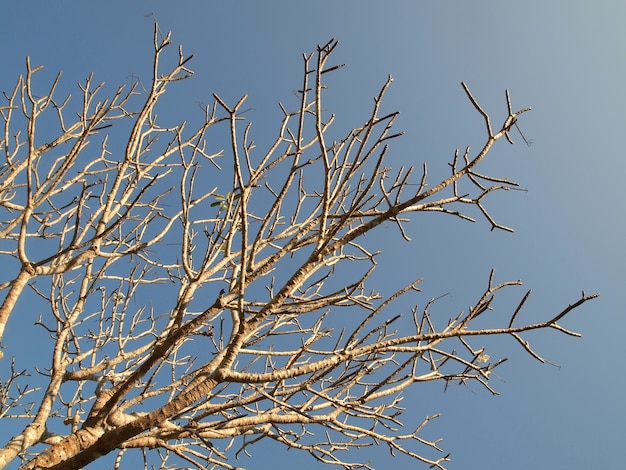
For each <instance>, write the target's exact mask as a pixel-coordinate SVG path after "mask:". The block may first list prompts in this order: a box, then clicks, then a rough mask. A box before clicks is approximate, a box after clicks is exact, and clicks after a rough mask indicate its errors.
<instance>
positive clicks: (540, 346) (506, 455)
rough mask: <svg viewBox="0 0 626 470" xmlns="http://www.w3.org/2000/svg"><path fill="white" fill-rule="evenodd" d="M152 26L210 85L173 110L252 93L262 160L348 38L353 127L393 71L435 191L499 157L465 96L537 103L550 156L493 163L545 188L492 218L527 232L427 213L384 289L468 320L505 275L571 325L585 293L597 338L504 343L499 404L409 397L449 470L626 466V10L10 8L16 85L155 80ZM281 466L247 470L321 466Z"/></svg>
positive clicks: (453, 395)
mask: <svg viewBox="0 0 626 470" xmlns="http://www.w3.org/2000/svg"><path fill="white" fill-rule="evenodd" d="M151 13H154V14H155V16H156V17H157V19H158V20H159V22H160V24H161V28H162V29H163V30H171V31H172V34H173V35H172V40H173V42H174V43H175V44H179V43H180V44H183V46H184V50H185V51H186V52H187V53H193V54H194V55H195V58H194V60H193V62H192V63H191V68H192V69H193V70H194V71H195V73H196V74H195V76H194V78H193V79H192V80H190V81H187V82H185V83H184V85H181V86H178V87H176V88H175V89H172V92H171V94H172V95H173V97H172V98H171V100H172V101H171V102H168V103H170V105H169V106H170V108H169V109H170V110H171V112H172V113H173V114H176V115H177V119H178V118H180V116H183V115H184V113H186V112H190V110H193V109H197V108H195V107H196V106H197V103H198V102H201V103H207V102H209V101H210V97H211V93H213V92H217V93H218V94H219V95H220V96H221V97H223V98H224V99H225V100H226V101H227V102H233V100H236V99H238V98H239V97H240V96H241V95H242V94H244V93H248V94H249V95H250V97H249V101H248V104H249V106H250V107H252V110H251V111H250V113H249V114H248V115H247V117H248V118H249V119H250V120H251V121H252V122H253V123H254V127H253V132H254V135H255V137H254V138H255V141H257V143H259V144H262V143H263V142H264V137H263V136H264V133H268V132H269V133H270V134H269V135H270V136H273V135H275V129H276V128H275V126H273V124H275V123H276V122H277V120H278V119H279V117H280V114H279V108H278V107H277V105H276V103H277V102H278V101H281V102H283V103H290V102H292V101H293V100H294V99H295V98H294V97H293V93H292V90H295V89H296V88H297V87H298V86H299V84H300V73H301V54H302V52H309V51H311V50H313V49H314V48H315V46H316V45H317V44H321V43H325V42H326V41H327V40H328V39H330V38H331V37H336V38H338V39H339V40H340V41H341V44H340V46H339V47H340V49H339V50H338V51H337V53H336V56H335V59H336V60H337V61H340V62H345V63H346V64H347V66H346V67H345V68H344V69H343V70H341V71H339V72H337V73H336V74H335V77H333V78H332V80H331V82H330V85H331V87H330V89H329V98H328V100H327V103H328V105H329V107H330V106H332V107H333V111H334V112H336V113H337V114H338V122H337V125H338V126H342V125H343V126H344V127H345V128H347V127H348V126H355V125H358V124H360V123H361V121H362V119H363V117H364V116H366V112H367V111H368V110H369V108H370V106H371V103H372V97H373V96H374V95H375V94H376V93H377V92H378V89H379V88H380V86H381V85H382V84H383V83H384V81H385V79H386V77H387V75H388V74H392V75H393V76H394V79H395V80H394V83H393V86H392V88H391V90H390V93H389V94H388V97H387V102H386V105H385V106H386V108H387V109H389V110H395V109H399V110H400V111H401V118H400V120H399V122H398V127H399V128H401V129H403V130H404V131H405V132H406V135H405V136H404V137H402V138H401V139H400V140H398V141H396V142H395V143H394V145H393V148H392V156H391V159H390V162H391V163H392V164H393V165H394V166H397V167H399V166H401V165H405V166H406V165H416V166H418V167H419V166H421V164H422V162H423V161H426V162H427V163H428V166H429V171H430V174H431V175H432V176H433V177H436V176H437V175H443V174H444V172H446V171H448V167H447V162H448V161H449V159H450V157H451V156H452V155H453V153H454V150H455V148H457V147H459V148H464V147H465V146H467V145H470V146H472V148H479V146H480V145H481V144H482V143H483V142H484V140H485V135H484V124H483V121H482V120H481V118H480V116H479V115H478V114H477V113H476V111H475V110H474V109H473V107H472V106H471V105H470V103H469V102H468V101H467V98H466V97H465V95H464V93H463V90H462V89H461V86H460V82H461V81H465V82H466V83H467V84H468V85H469V86H470V88H471V90H472V92H473V93H474V96H475V97H476V98H477V99H478V100H479V101H480V103H481V105H482V106H483V108H485V109H486V110H487V111H488V112H489V113H490V114H491V115H492V118H493V119H494V121H496V122H498V121H499V120H500V119H503V118H504V116H505V112H506V102H505V97H504V90H505V89H506V88H508V89H509V90H510V91H511V97H512V101H513V107H514V108H522V107H524V106H532V107H533V111H532V112H531V113H528V114H525V115H524V116H523V119H521V120H520V127H521V128H522V130H523V132H524V134H525V136H526V137H527V138H530V139H532V140H533V142H534V144H533V145H532V146H530V147H527V146H525V145H523V143H522V140H521V138H520V137H519V136H518V135H517V136H516V134H515V132H514V133H513V138H514V139H516V140H517V141H519V142H517V145H515V146H510V145H508V144H507V143H505V142H500V143H498V145H496V147H495V148H494V149H493V150H492V153H493V154H492V155H491V156H490V157H489V158H488V163H486V167H485V168H486V169H488V170H489V171H493V172H494V173H497V174H504V175H506V176H508V177H510V178H511V179H513V180H515V181H518V182H519V183H520V184H521V186H522V187H523V188H527V189H528V192H509V193H505V194H500V195H497V196H496V197H494V198H492V199H491V200H490V201H489V202H488V203H487V205H488V207H490V208H491V209H492V211H493V214H494V215H495V216H496V217H497V218H498V220H499V221H501V222H502V223H504V224H505V225H509V226H512V227H514V228H515V229H516V232H515V233H514V234H509V233H500V232H490V231H489V226H488V224H487V223H486V222H484V221H483V220H481V219H479V222H478V223H475V224H468V223H463V222H461V221H459V220H456V219H455V220H447V219H443V218H441V217H435V216H431V217H423V216H422V217H418V218H416V219H415V220H414V222H413V223H412V224H410V225H409V226H407V228H408V232H409V235H410V236H411V237H412V238H413V239H414V242H413V243H412V244H406V243H401V242H399V237H397V234H396V233H395V231H394V230H393V227H392V226H390V227H389V228H387V229H386V230H384V229H383V230H381V231H380V232H378V233H377V234H376V235H375V236H376V237H378V238H375V240H376V241H378V242H379V243H380V246H379V248H381V249H383V250H384V256H383V259H382V262H381V266H380V271H381V272H380V273H379V276H378V277H377V278H375V279H376V282H378V283H380V284H378V285H377V286H376V287H377V288H378V289H380V290H381V291H383V292H390V291H391V289H392V286H391V285H389V284H388V279H390V278H393V279H403V280H406V281H408V280H410V279H411V278H414V277H418V276H423V277H424V278H425V280H424V282H423V284H422V286H421V287H422V289H423V291H424V295H423V297H421V298H418V299H417V300H415V302H417V303H421V304H422V305H423V304H424V303H425V302H426V301H427V300H428V299H429V298H430V297H436V296H439V295H441V294H445V293H450V295H448V296H447V297H446V298H444V299H442V301H441V302H440V304H439V308H440V312H439V313H440V314H441V315H443V316H446V317H447V316H453V315H455V314H456V312H457V311H458V310H459V309H465V308H467V306H468V305H469V304H470V302H472V301H473V300H474V297H475V296H476V295H477V294H478V293H479V289H481V288H484V286H485V285H486V282H487V276H488V274H489V270H490V269H491V268H495V269H496V273H497V276H498V279H499V280H501V281H503V280H510V279H518V278H519V279H522V280H523V281H524V286H525V288H532V289H533V295H532V297H531V301H530V302H529V304H528V306H527V310H526V311H527V315H528V318H539V317H542V316H543V317H547V316H549V315H550V314H551V313H553V312H556V311H559V310H560V309H562V308H563V307H564V306H566V305H567V304H568V303H569V302H572V301H575V300H577V298H578V296H579V295H580V291H581V290H583V289H584V290H585V291H587V292H600V293H601V297H600V298H599V299H597V300H595V301H594V302H592V303H589V304H587V305H585V306H584V307H583V308H582V309H581V310H580V311H576V312H574V313H573V314H572V315H571V318H569V319H568V320H567V321H566V322H565V326H566V327H569V328H571V329H574V330H577V331H579V332H581V333H582V334H583V338H582V339H573V338H569V337H564V336H560V335H557V334H555V333H548V334H537V335H534V336H532V337H531V339H532V340H534V341H535V345H536V347H537V350H538V351H539V352H540V353H541V354H543V355H544V356H545V357H547V358H548V359H550V360H551V361H552V362H554V363H556V364H559V365H561V368H560V369H559V368H555V367H552V366H549V365H542V364H539V363H538V362H536V361H534V360H532V359H531V358H530V357H529V356H527V355H526V354H525V353H524V351H522V350H521V348H520V347H519V346H518V345H517V344H516V343H515V342H514V341H512V340H510V341H509V340H506V339H504V340H501V341H496V342H494V344H493V347H494V348H498V349H496V351H497V353H498V354H500V355H502V356H508V357H510V360H509V362H508V363H506V364H505V365H503V366H501V367H500V368H499V369H498V370H497V372H498V375H500V376H501V377H502V378H503V380H504V381H503V382H502V383H496V384H495V386H496V389H497V390H498V391H499V392H501V395H500V396H497V397H493V396H491V395H490V394H488V393H487V392H485V391H483V390H481V389H478V388H476V387H474V388H473V389H471V390H468V389H467V388H461V387H459V388H456V389H455V388H453V389H448V391H447V392H446V393H445V394H444V393H442V387H441V386H426V387H423V388H420V387H417V388H414V389H412V391H411V392H409V393H407V396H406V399H405V404H406V406H407V407H408V408H409V411H407V419H408V418H409V417H415V419H416V420H417V419H421V418H423V417H424V416H425V415H427V414H432V413H435V412H442V413H443V417H442V418H440V419H439V420H437V421H436V422H434V423H432V424H431V425H429V426H430V427H429V428H428V429H427V431H425V433H426V434H425V437H429V438H434V437H438V436H441V437H443V438H444V441H443V442H442V444H441V445H442V447H444V448H445V450H446V451H451V452H452V459H453V460H452V462H450V463H449V464H448V468H450V469H474V468H476V469H478V468H480V469H501V468H508V469H526V468H551V469H559V468H563V469H565V468H567V469H570V468H603V469H612V468H622V466H623V462H624V461H625V460H626V456H625V455H624V451H623V450H621V451H620V450H619V449H623V448H624V447H623V444H622V441H623V423H624V422H625V421H626V409H625V408H626V407H625V406H624V401H623V399H622V398H621V393H622V390H623V389H624V386H625V385H626V379H625V374H624V366H623V360H622V355H623V353H622V350H621V348H620V346H621V344H622V343H623V339H622V334H623V331H625V329H626V320H625V318H624V310H625V309H624V300H623V296H622V294H623V290H624V287H623V286H624V285H625V284H626V274H625V268H624V266H626V249H625V248H624V242H623V240H624V239H625V232H626V230H625V227H626V223H625V221H624V209H623V205H622V204H621V198H622V186H623V179H624V177H625V176H626V158H625V156H624V151H625V150H624V145H623V137H622V136H623V135H624V133H625V131H624V125H625V124H626V123H625V120H624V113H623V109H625V107H626V92H625V91H624V88H623V86H624V85H623V84H624V82H625V78H626V61H625V60H624V53H623V50H624V46H625V45H626V37H625V35H624V32H623V31H624V28H623V22H624V18H626V4H624V3H623V2H620V1H601V2H585V1H564V0H560V1H553V2H543V1H525V2H512V1H495V0H493V1H480V2H466V1H459V0H457V1H440V2H415V1H390V2H375V1H369V0H368V1H359V2H357V1H324V0H323V1H316V2H297V1H273V2H255V1H234V2H203V1H196V0H193V1H180V2H164V1H151V2H147V1H135V2H121V1H117V0H113V1H108V2H78V1H69V0H66V1H56V2H50V1H37V2H35V1H25V2H5V5H3V17H4V20H5V21H4V22H3V28H2V30H1V32H0V37H1V39H2V41H1V45H0V50H1V52H2V57H3V60H2V63H3V66H2V68H1V69H0V89H1V90H2V91H9V90H10V89H12V87H13V86H14V84H15V80H16V78H17V76H18V74H21V73H23V72H24V57H25V56H26V55H30V57H31V62H32V63H33V64H34V65H40V64H41V65H44V66H45V67H46V71H47V72H46V73H47V74H48V75H46V77H53V76H54V74H55V73H56V72H57V71H58V70H63V78H62V90H65V91H69V90H72V91H74V89H73V88H72V87H74V86H75V83H76V82H78V81H81V80H83V79H84V78H85V77H86V76H87V74H88V73H89V72H91V71H93V72H94V74H95V78H96V81H105V82H106V83H107V86H108V87H110V88H109V89H114V88H115V87H116V86H117V85H118V84H121V83H129V82H130V80H131V76H139V77H142V76H143V77H146V79H147V77H148V76H149V73H150V62H151V41H152V28H153V25H152V17H151ZM290 100H292V101H290ZM355 120H356V121H355ZM516 137H517V138H516ZM390 273H392V274H393V276H390ZM523 292H524V290H523V289H520V291H519V296H520V297H521V295H522V294H523ZM405 307H406V308H407V311H408V308H410V305H409V303H408V302H407V304H406V305H405ZM490 344H491V343H490ZM5 357H6V356H5ZM377 450H378V452H375V451H374V452H373V453H372V454H371V455H372V459H373V463H374V464H375V465H376V466H377V468H389V467H390V466H391V465H399V466H400V467H403V468H408V466H409V464H410V463H409V462H408V461H406V460H398V461H394V460H393V459H391V458H390V457H389V455H388V452H387V451H386V450H384V449H383V448H382V447H379V448H377ZM277 451H279V449H277V448H275V447H273V446H269V447H268V448H266V449H262V448H260V447H259V448H257V449H255V450H254V451H253V452H254V459H255V460H253V461H250V462H241V464H242V465H245V466H247V467H248V468H268V466H267V465H269V463H270V462H271V468H274V469H283V468H284V469H287V468H293V465H294V463H295V464H297V465H298V466H299V467H300V468H301V469H303V470H304V469H312V468H319V466H318V465H317V464H316V463H315V462H314V461H313V460H312V459H310V458H309V457H308V456H306V455H302V456H300V455H297V454H295V453H294V452H289V453H288V454H285V458H284V459H283V458H282V454H277V453H276V452H277ZM278 455H281V457H280V460H277V459H279V457H278ZM94 468H97V467H94Z"/></svg>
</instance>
